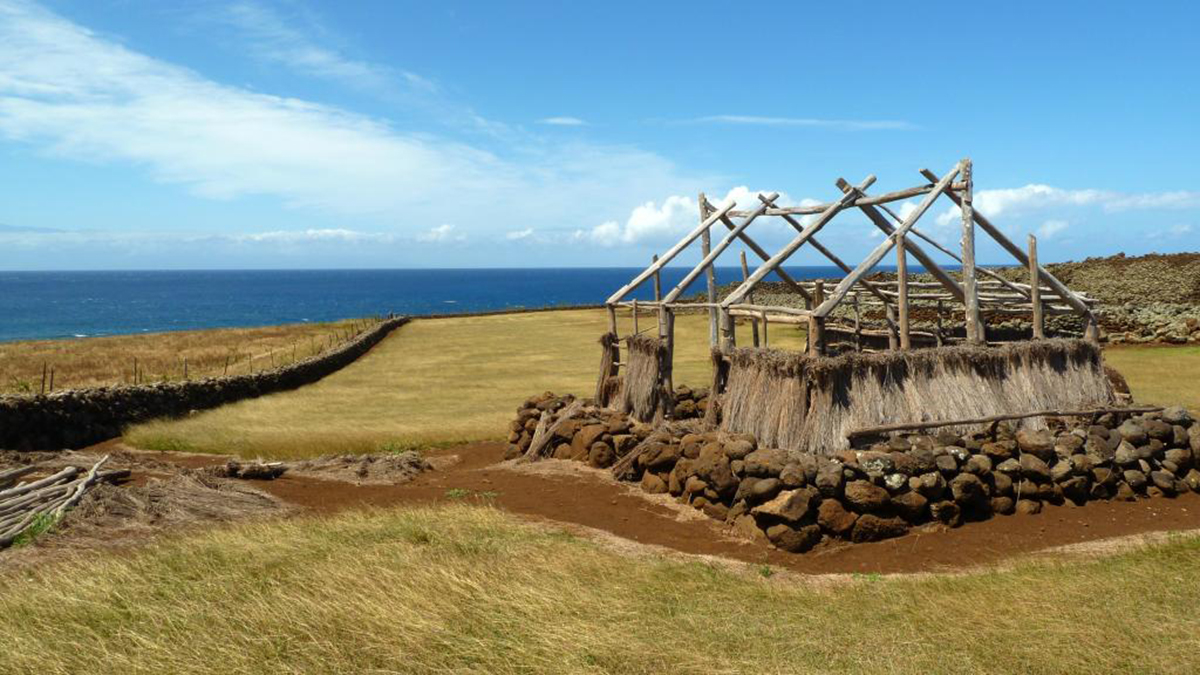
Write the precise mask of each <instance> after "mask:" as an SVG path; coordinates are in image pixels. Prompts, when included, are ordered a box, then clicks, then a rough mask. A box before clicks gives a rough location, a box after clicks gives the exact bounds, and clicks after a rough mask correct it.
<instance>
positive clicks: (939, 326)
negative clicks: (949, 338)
mask: <svg viewBox="0 0 1200 675" xmlns="http://www.w3.org/2000/svg"><path fill="white" fill-rule="evenodd" d="M935 336H936V337H937V346H939V347H941V346H942V301H941V300H938V301H937V332H936V333H935Z"/></svg>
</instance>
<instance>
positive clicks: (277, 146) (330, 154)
mask: <svg viewBox="0 0 1200 675" xmlns="http://www.w3.org/2000/svg"><path fill="white" fill-rule="evenodd" d="M247 6H252V5H247ZM281 35H284V36H286V32H284V33H281ZM276 42H277V43H278V45H284V44H288V43H287V39H285V37H279V38H278V40H276ZM278 50H279V51H280V53H281V56H280V57H279V58H291V57H289V56H287V54H291V52H287V50H286V49H284V47H282V46H278ZM293 56H294V55H293ZM295 60H296V61H297V62H298V63H307V64H308V66H309V67H311V68H314V69H318V70H320V69H324V72H328V73H331V74H332V73H335V72H338V71H339V70H345V71H346V72H355V71H357V70H360V69H365V72H373V71H371V68H370V67H369V66H366V65H363V64H361V63H358V62H355V61H353V60H348V59H344V58H343V59H339V58H334V57H331V56H329V55H328V54H318V55H317V56H305V57H296V58H295ZM0 138H2V139H7V140H10V141H16V142H21V143H23V144H27V145H29V146H31V147H35V148H39V149H41V150H43V151H44V152H46V153H49V154H52V155H54V156H57V157H61V158H66V159H73V160H83V161H89V162H96V163H102V164H124V165H128V166H135V167H139V168H141V169H142V170H144V171H146V172H148V173H149V174H150V175H151V176H152V177H153V178H155V179H156V180H159V181H162V182H168V183H176V184H181V185H184V186H187V187H188V188H189V189H190V190H191V191H193V192H194V193H196V194H198V195H200V196H203V197H208V198H215V199H234V198H239V197H242V196H246V195H267V196H272V197H276V198H278V199H280V200H282V201H283V203H285V204H286V205H288V206H290V207H293V208H298V209H307V210H311V211H314V212H317V213H325V214H336V215H353V216H359V217H369V218H372V219H374V220H375V221H376V222H386V223H389V226H390V227H393V228H397V229H398V230H401V231H402V230H404V229H409V231H410V233H411V232H412V228H413V226H412V225H406V224H408V223H428V222H431V221H432V222H435V223H436V222H441V221H442V219H443V218H444V212H445V210H447V209H454V210H455V211H456V212H473V213H477V214H481V215H483V214H487V215H488V220H487V226H488V227H495V226H499V227H501V228H503V227H505V226H506V225H507V226H508V227H509V228H510V229H520V228H524V227H536V228H539V229H541V228H542V227H554V226H561V225H560V224H561V223H562V222H564V221H565V222H572V221H576V222H578V221H586V220H587V219H590V218H594V217H595V214H596V213H597V212H600V213H603V212H605V211H607V212H609V213H617V212H619V210H620V209H622V208H627V206H623V205H622V201H621V200H628V201H625V202H624V204H625V205H627V204H629V203H631V202H632V203H638V202H640V201H643V200H646V199H650V198H652V196H653V195H657V194H677V193H678V192H680V191H683V190H686V189H690V187H691V186H693V185H696V184H699V183H703V182H705V181H707V180H709V179H710V177H697V176H685V175H682V174H681V173H680V171H679V170H678V169H677V168H676V167H675V166H674V165H673V164H672V163H671V162H669V161H667V160H665V159H664V158H662V157H661V156H659V155H656V154H654V153H649V152H645V151H642V150H639V149H637V148H632V147H628V146H607V145H601V144H593V143H586V142H578V141H576V142H571V143H562V142H556V143H547V142H544V141H543V140H542V139H539V138H537V137H528V138H522V139H520V140H519V142H515V143H504V144H498V145H495V146H494V147H489V148H488V149H485V148H484V147H480V146H478V145H473V144H469V143H465V142H461V141H456V140H454V139H452V138H446V137H439V136H438V135H435V134H430V133H428V132H427V131H407V130H403V129H400V128H397V127H396V126H395V125H394V124H392V123H390V122H389V121H387V120H382V119H378V118H373V117H368V116H365V115H360V114H356V113H353V112H350V111H347V110H344V109H341V108H336V107H332V106H327V105H322V104H319V103H314V102H311V101H305V100H300V99H296V98H288V97H283V96H275V95H271V94H267V93H260V92H257V91H251V90H248V89H245V88H241V87H235V86H230V85H227V84H222V83H218V82H214V81H212V80H210V79H207V78H205V77H203V76H202V75H200V74H198V73H196V72H195V71H192V70H189V69H186V68H182V67H179V66H177V65H174V64H171V63H168V62H164V61H161V60H158V59H154V58H151V57H149V56H146V55H144V54H141V53H139V52H136V51H133V50H131V49H128V48H126V47H124V46H122V45H121V44H118V43H117V42H115V41H112V40H109V39H107V38H104V37H101V36H99V35H97V34H96V33H93V32H92V31H90V30H88V29H86V28H84V27H82V26H79V25H78V24H75V23H73V22H71V21H68V20H66V19H64V18H62V17H61V16H59V15H57V14H54V13H52V12H50V11H47V10H45V9H43V8H41V7H39V6H37V5H34V4H31V3H26V2H22V1H20V0H0ZM479 222H480V224H479V225H478V226H477V227H478V228H480V229H482V228H483V227H484V225H483V224H482V223H483V221H482V220H481V221H479ZM418 231H420V230H418ZM456 234H457V235H465V234H466V233H465V232H459V233H456ZM410 236H415V234H410ZM472 240H480V241H482V240H483V238H475V237H472Z"/></svg>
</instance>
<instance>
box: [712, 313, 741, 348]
mask: <svg viewBox="0 0 1200 675" xmlns="http://www.w3.org/2000/svg"><path fill="white" fill-rule="evenodd" d="M714 309H715V308H714ZM718 316H719V317H720V320H721V337H722V348H723V349H726V350H729V349H733V348H734V347H736V346H737V333H736V328H737V326H736V324H735V323H734V320H733V315H732V314H730V313H729V308H728V307H722V308H721V310H720V312H719V314H718Z"/></svg>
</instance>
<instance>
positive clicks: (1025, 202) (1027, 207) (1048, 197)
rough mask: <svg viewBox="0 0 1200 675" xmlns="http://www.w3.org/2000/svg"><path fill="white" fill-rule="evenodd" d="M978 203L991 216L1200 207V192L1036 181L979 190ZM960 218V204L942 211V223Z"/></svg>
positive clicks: (982, 211)
mask: <svg viewBox="0 0 1200 675" xmlns="http://www.w3.org/2000/svg"><path fill="white" fill-rule="evenodd" d="M974 206H975V208H976V209H978V210H979V212H980V213H982V214H984V215H986V216H989V217H999V216H1002V215H1004V214H1006V213H1015V214H1020V213H1030V212H1037V211H1042V210H1045V209H1052V208H1070V207H1094V208H1095V207H1098V208H1100V209H1102V210H1103V211H1105V212H1109V213H1116V212H1123V211H1152V210H1176V209H1193V208H1198V207H1200V192H1196V191H1188V190H1177V191H1172V192H1116V191H1113V190H1098V189H1082V190H1069V189H1064V188H1059V187H1054V186H1051V185H1043V184H1040V183H1032V184H1029V185H1024V186H1022V187H1018V188H1000V189H991V190H978V191H976V192H975V195H974ZM958 218H959V211H958V207H955V206H950V207H948V208H947V209H946V210H945V211H943V212H942V213H941V214H939V215H938V219H937V222H938V224H939V225H947V224H949V223H951V222H953V221H955V220H956V219H958Z"/></svg>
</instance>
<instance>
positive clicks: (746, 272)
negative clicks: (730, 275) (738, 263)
mask: <svg viewBox="0 0 1200 675" xmlns="http://www.w3.org/2000/svg"><path fill="white" fill-rule="evenodd" d="M749 278H750V266H749V265H747V264H746V252H745V251H742V281H745V280H746V279H749ZM746 299H747V301H748V302H749V303H750V304H752V305H753V304H754V293H750V294H749V295H747V296H746ZM766 316H767V315H766V312H764V313H763V321H764V322H766ZM750 330H751V332H752V340H753V342H754V346H755V347H757V346H758V319H755V318H752V319H750Z"/></svg>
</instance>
